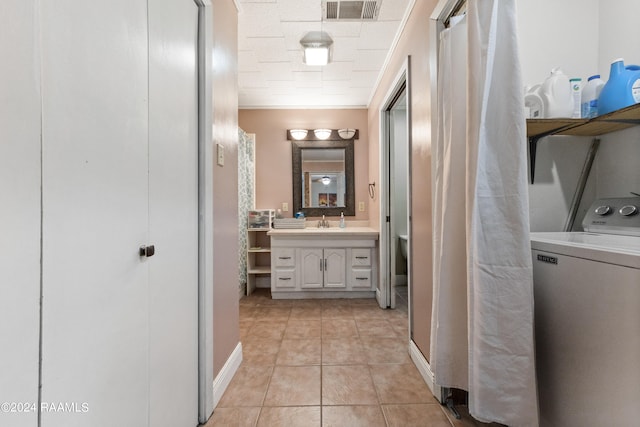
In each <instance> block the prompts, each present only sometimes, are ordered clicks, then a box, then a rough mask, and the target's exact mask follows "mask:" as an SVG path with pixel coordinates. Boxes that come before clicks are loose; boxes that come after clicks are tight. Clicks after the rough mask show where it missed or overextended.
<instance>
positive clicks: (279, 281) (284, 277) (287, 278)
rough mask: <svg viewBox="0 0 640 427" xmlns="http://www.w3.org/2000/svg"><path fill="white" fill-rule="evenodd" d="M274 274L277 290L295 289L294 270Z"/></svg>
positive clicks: (279, 271)
mask: <svg viewBox="0 0 640 427" xmlns="http://www.w3.org/2000/svg"><path fill="white" fill-rule="evenodd" d="M275 274H276V277H275V287H276V288H277V289H282V288H295V287H296V271H295V270H276V273H275Z"/></svg>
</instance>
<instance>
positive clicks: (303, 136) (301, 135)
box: [287, 129, 360, 141]
mask: <svg viewBox="0 0 640 427" xmlns="http://www.w3.org/2000/svg"><path fill="white" fill-rule="evenodd" d="M359 137H360V131H359V130H358V129H287V140H288V141H325V140H333V141H339V140H349V139H358V138H359Z"/></svg>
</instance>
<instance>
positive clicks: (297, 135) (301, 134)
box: [289, 129, 309, 141]
mask: <svg viewBox="0 0 640 427" xmlns="http://www.w3.org/2000/svg"><path fill="white" fill-rule="evenodd" d="M308 132H309V131H308V130H306V129H291V130H289V133H290V134H291V138H293V139H297V140H298V141H300V140H301V139H304V138H306V137H307V133H308Z"/></svg>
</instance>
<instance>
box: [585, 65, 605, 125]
mask: <svg viewBox="0 0 640 427" xmlns="http://www.w3.org/2000/svg"><path fill="white" fill-rule="evenodd" d="M603 87H604V82H603V81H602V80H601V79H600V74H595V75H593V76H591V77H589V80H588V81H587V84H586V85H585V86H584V89H582V107H581V114H582V118H583V119H591V118H594V117H596V116H597V115H598V98H599V97H600V92H602V88H603Z"/></svg>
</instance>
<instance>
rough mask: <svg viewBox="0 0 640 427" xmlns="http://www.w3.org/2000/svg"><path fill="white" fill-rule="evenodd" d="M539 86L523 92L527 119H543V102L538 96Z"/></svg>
mask: <svg viewBox="0 0 640 427" xmlns="http://www.w3.org/2000/svg"><path fill="white" fill-rule="evenodd" d="M540 87H541V86H540V85H535V86H533V87H532V88H530V89H529V90H525V94H524V107H525V115H526V118H527V119H542V118H544V101H543V100H542V97H541V96H540Z"/></svg>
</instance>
